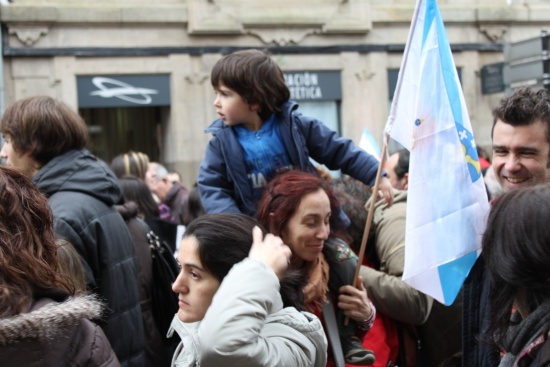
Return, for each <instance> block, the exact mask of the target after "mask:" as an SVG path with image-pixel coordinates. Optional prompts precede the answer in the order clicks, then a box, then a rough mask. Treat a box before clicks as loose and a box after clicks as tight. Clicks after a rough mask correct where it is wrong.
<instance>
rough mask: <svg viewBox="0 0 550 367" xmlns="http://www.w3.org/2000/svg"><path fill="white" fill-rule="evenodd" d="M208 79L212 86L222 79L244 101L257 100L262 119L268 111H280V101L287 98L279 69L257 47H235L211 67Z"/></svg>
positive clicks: (268, 114) (281, 102)
mask: <svg viewBox="0 0 550 367" xmlns="http://www.w3.org/2000/svg"><path fill="white" fill-rule="evenodd" d="M210 82H211V83H212V86H213V87H214V88H217V87H218V86H219V85H220V83H223V84H224V85H225V86H227V87H228V88H230V89H232V90H234V91H235V92H237V93H238V94H239V95H240V96H241V97H242V98H243V99H244V101H245V102H246V103H248V104H256V103H257V104H259V105H260V109H259V111H258V114H259V115H260V117H261V118H262V120H264V121H265V120H267V119H268V118H269V116H271V114H272V113H281V112H282V109H281V105H282V104H283V103H284V102H286V101H288V100H289V98H290V91H289V90H288V87H287V85H286V83H285V78H284V75H283V72H282V70H281V69H280V68H279V66H278V65H277V64H276V63H275V61H273V60H272V59H271V57H269V55H268V54H267V53H266V52H263V51H260V50H243V51H237V52H233V53H231V54H229V55H226V56H224V57H222V58H221V59H220V60H218V62H216V64H215V65H214V67H213V68H212V73H211V75H210Z"/></svg>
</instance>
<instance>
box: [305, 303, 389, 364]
mask: <svg viewBox="0 0 550 367" xmlns="http://www.w3.org/2000/svg"><path fill="white" fill-rule="evenodd" d="M312 313H314V314H315V315H316V316H317V317H318V318H319V319H320V320H321V323H322V324H323V329H324V330H325V334H327V333H326V328H325V322H324V320H323V315H322V313H321V310H320V309H315V310H313V312H312ZM327 340H328V334H327ZM362 344H363V346H364V347H365V348H367V349H370V350H372V351H373V352H374V355H375V356H376V362H374V364H373V365H372V366H373V367H386V366H388V362H389V361H392V362H393V363H395V360H396V359H397V353H398V351H399V338H398V335H397V325H396V324H395V322H394V321H393V320H392V319H390V318H389V317H387V316H386V315H384V314H382V313H380V312H377V313H376V319H375V320H374V325H373V326H372V328H371V329H370V330H369V331H368V332H367V333H366V334H365V336H364V337H363V339H362ZM335 366H336V364H335V362H334V357H333V355H332V346H331V345H330V341H329V344H328V350H327V367H335ZM346 366H347V367H352V366H354V365H351V364H347V363H346Z"/></svg>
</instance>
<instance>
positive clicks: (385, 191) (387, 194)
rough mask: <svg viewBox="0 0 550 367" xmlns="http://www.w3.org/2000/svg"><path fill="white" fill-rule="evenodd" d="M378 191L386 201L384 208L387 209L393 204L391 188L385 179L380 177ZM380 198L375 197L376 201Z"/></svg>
mask: <svg viewBox="0 0 550 367" xmlns="http://www.w3.org/2000/svg"><path fill="white" fill-rule="evenodd" d="M378 190H379V191H381V192H382V196H383V197H384V200H385V201H386V206H387V207H388V208H389V207H390V206H392V204H393V187H392V185H391V183H390V180H388V178H387V177H384V176H382V177H380V182H379V183H378ZM379 198H380V195H377V198H376V200H378V199H379Z"/></svg>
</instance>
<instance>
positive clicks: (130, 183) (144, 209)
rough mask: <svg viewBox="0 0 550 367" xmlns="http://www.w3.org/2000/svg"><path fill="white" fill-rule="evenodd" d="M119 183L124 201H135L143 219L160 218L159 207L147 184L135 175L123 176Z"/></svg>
mask: <svg viewBox="0 0 550 367" xmlns="http://www.w3.org/2000/svg"><path fill="white" fill-rule="evenodd" d="M118 185H119V186H120V191H122V196H123V198H124V202H128V201H133V202H134V203H136V205H137V206H138V213H139V216H140V217H141V218H143V219H150V218H158V216H159V215H160V214H159V207H158V205H157V203H155V200H154V199H153V196H152V195H151V191H150V190H149V187H147V184H145V182H144V181H143V180H142V179H141V178H137V177H135V176H122V177H121V178H119V179H118Z"/></svg>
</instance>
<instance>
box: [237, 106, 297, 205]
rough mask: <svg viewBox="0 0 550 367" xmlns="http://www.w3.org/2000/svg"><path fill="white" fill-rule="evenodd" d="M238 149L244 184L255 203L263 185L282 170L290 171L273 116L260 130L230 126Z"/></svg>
mask: <svg viewBox="0 0 550 367" xmlns="http://www.w3.org/2000/svg"><path fill="white" fill-rule="evenodd" d="M234 129H235V132H236V135H237V140H238V141H239V143H240V145H241V147H242V149H243V155H244V160H245V166H246V174H247V176H248V182H249V184H250V188H251V189H252V192H253V197H254V201H255V202H258V201H259V200H260V196H261V194H262V191H263V188H264V186H265V185H266V184H267V182H268V181H269V180H270V179H271V178H272V177H273V175H274V174H275V173H276V172H277V171H278V170H280V169H282V168H291V162H290V157H289V155H288V152H287V151H286V149H285V146H284V144H283V141H282V139H281V134H280V132H279V126H278V125H277V122H276V119H275V115H274V114H272V115H271V117H270V118H269V119H267V120H266V121H264V123H263V124H262V126H261V127H260V130H258V131H252V130H248V129H247V128H246V127H244V126H242V125H237V126H235V127H234Z"/></svg>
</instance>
